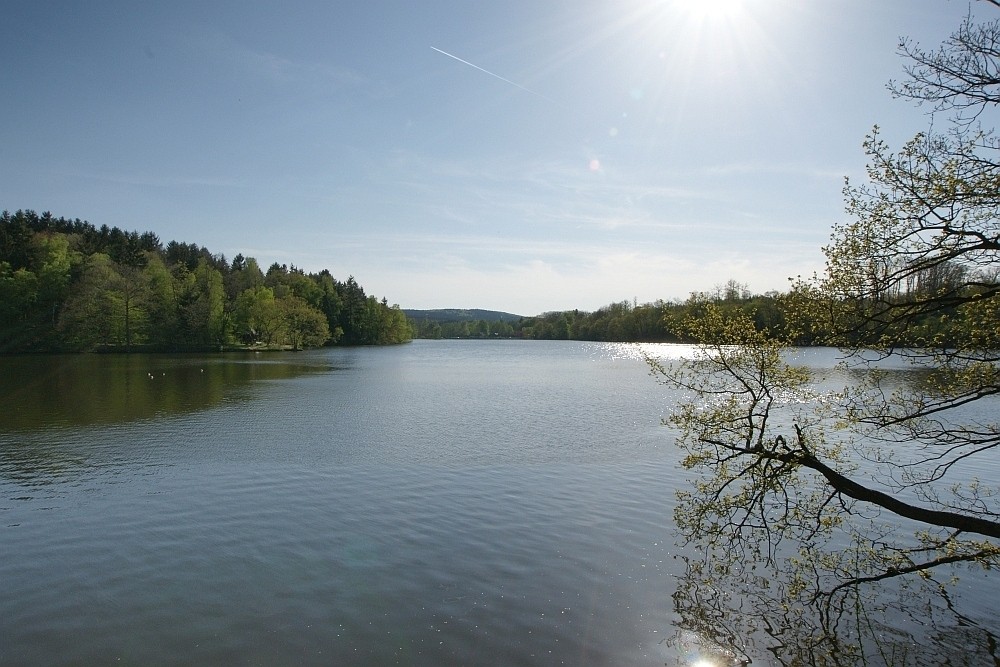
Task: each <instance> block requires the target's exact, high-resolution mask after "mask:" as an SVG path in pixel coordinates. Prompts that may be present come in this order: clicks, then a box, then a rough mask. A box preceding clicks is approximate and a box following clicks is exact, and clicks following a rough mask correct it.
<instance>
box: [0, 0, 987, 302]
mask: <svg viewBox="0 0 1000 667" xmlns="http://www.w3.org/2000/svg"><path fill="white" fill-rule="evenodd" d="M969 8H970V5H969V4H968V3H967V2H962V1H959V0H954V1H947V0H919V1H914V0H906V1H904V0H879V1H878V2H872V1H871V0H836V1H834V2H819V1H818V0H816V1H812V0H809V1H807V0H794V1H793V0H714V1H713V0H676V1H674V0H505V1H504V2H496V1H492V2H485V1H478V0H465V1H457V0H456V1H442V0H428V1H426V2H412V1H400V2H396V1H385V2H378V1H373V2H370V3H340V2H330V1H329V0H326V1H322V2H319V1H317V2H313V1H298V0H286V1H284V2H282V3H261V2H247V1H245V0H239V1H232V2H227V1H220V2H206V1H205V0H198V1H197V2H188V1H186V0H171V2H143V1H138V2H137V1H133V0H129V1H122V2H102V1H94V2H58V1H49V0H28V1H21V0H5V2H4V5H3V21H2V28H0V30H2V39H0V89H2V90H3V92H4V96H3V97H4V103H3V105H2V106H0V147H2V148H0V209H7V210H16V209H21V208H23V209H34V210H36V211H39V212H41V211H46V210H47V211H51V212H52V213H53V214H55V215H61V216H67V217H79V218H82V219H86V220H89V221H90V222H92V223H94V224H96V225H98V226H100V225H102V224H107V225H109V226H118V227H122V228H124V229H129V230H133V229H134V230H138V231H147V230H149V231H153V232H155V233H157V234H158V235H159V237H160V239H161V240H162V241H163V242H164V243H166V242H167V241H170V240H178V241H184V242H188V243H197V244H199V245H204V246H206V247H208V248H209V249H210V250H212V251H213V252H221V253H223V254H225V255H226V257H227V258H230V259H231V258H232V257H233V256H234V255H236V254H237V253H243V254H244V255H247V256H253V257H256V258H257V260H258V261H259V262H260V264H261V265H262V266H263V267H265V268H266V267H267V266H268V265H270V264H271V263H272V262H279V263H288V264H295V265H296V266H299V267H302V268H304V269H306V270H307V271H318V270H320V269H323V268H328V269H330V271H331V272H332V273H333V275H334V276H336V277H338V278H341V279H346V278H347V276H348V275H354V276H355V278H357V280H358V282H359V283H361V285H362V286H364V287H365V289H366V290H367V291H368V293H370V294H375V295H376V296H378V297H382V296H385V297H386V298H388V299H389V301H390V302H391V303H398V304H400V305H401V306H403V307H405V308H488V309H495V310H505V311H509V312H514V313H518V314H525V315H531V314H536V313H540V312H543V311H548V310H564V309H572V308H579V309H582V310H594V309H596V308H599V307H600V306H603V305H606V304H608V303H611V302H613V301H621V300H624V299H628V300H632V299H638V301H639V302H640V303H642V302H649V301H654V300H656V299H675V298H685V297H686V296H687V295H688V294H689V293H690V292H691V291H693V290H711V289H712V288H713V287H714V286H716V285H719V284H722V283H724V282H726V281H727V280H729V279H735V280H738V281H740V282H744V283H747V284H748V285H749V286H750V288H751V289H752V290H753V291H755V292H764V291H767V290H771V289H777V290H784V289H785V288H786V287H787V285H788V282H787V279H788V278H789V277H790V276H795V275H798V274H811V273H812V272H813V271H816V270H820V269H822V254H821V252H820V248H821V246H822V245H823V244H824V243H826V241H827V240H828V237H829V233H830V229H831V226H832V225H833V224H834V223H836V222H838V221H842V220H843V219H844V213H843V199H842V195H841V188H842V186H843V179H844V177H845V176H850V177H851V178H853V179H860V178H862V177H863V173H864V156H863V154H862V152H861V142H862V140H863V139H864V136H865V134H866V133H867V132H868V131H870V130H871V128H872V126H873V125H875V124H876V123H877V124H879V125H881V126H882V128H883V134H884V135H885V137H886V138H887V139H889V140H890V141H892V142H896V143H898V142H900V141H902V140H904V139H906V138H909V136H911V135H912V134H913V133H915V132H917V131H919V130H923V129H926V127H927V123H928V120H927V118H926V116H925V111H924V110H921V109H918V108H916V107H914V106H913V105H912V104H911V103H908V102H905V101H899V100H893V99H892V98H891V96H890V95H889V93H888V92H887V91H886V88H885V85H886V83H887V81H888V80H889V79H893V78H897V79H898V78H899V77H900V76H901V72H902V65H903V63H902V61H901V60H900V58H899V57H898V56H897V55H896V46H897V44H898V41H899V38H900V37H901V36H908V37H912V38H913V39H915V40H917V41H919V42H920V43H921V44H922V45H925V46H927V47H934V46H936V45H937V44H938V43H939V42H940V41H941V40H942V39H943V38H945V37H946V36H947V35H948V34H949V33H950V32H951V31H952V30H953V29H954V28H955V27H957V26H958V24H959V22H960V20H961V19H962V17H963V16H964V15H965V13H966V12H968V11H969ZM972 10H973V11H974V12H976V13H979V14H981V15H984V16H988V15H989V14H990V12H991V11H993V10H991V9H989V8H988V7H986V6H985V5H984V4H982V3H979V4H974V5H972Z"/></svg>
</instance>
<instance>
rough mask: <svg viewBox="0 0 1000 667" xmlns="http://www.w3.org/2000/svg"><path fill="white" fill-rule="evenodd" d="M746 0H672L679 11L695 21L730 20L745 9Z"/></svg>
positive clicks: (737, 16)
mask: <svg viewBox="0 0 1000 667" xmlns="http://www.w3.org/2000/svg"><path fill="white" fill-rule="evenodd" d="M746 3H747V0H674V2H673V4H674V6H675V7H676V9H678V10H679V11H680V12H682V13H684V14H685V15H687V16H688V17H689V18H691V19H693V20H696V21H699V22H701V21H705V22H711V21H732V20H735V19H737V18H739V17H740V15H741V14H742V13H743V12H744V11H745V9H746Z"/></svg>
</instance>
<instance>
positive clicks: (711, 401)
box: [649, 304, 1000, 665]
mask: <svg viewBox="0 0 1000 667" xmlns="http://www.w3.org/2000/svg"><path fill="white" fill-rule="evenodd" d="M681 326H683V327H685V331H686V334H687V335H688V336H689V337H690V338H692V339H695V340H700V341H703V344H702V345H701V346H700V348H699V352H698V354H697V355H696V356H695V357H693V358H691V359H689V360H686V361H684V362H681V363H678V364H670V365H668V364H666V363H664V362H661V361H659V360H656V359H649V363H650V365H651V367H652V369H653V372H654V374H656V375H657V376H658V377H660V378H661V379H662V381H664V382H666V383H668V384H671V385H673V386H675V387H677V388H679V389H682V390H684V391H685V392H687V400H685V401H683V402H682V403H681V405H680V406H679V407H678V409H677V410H676V411H675V412H674V414H673V415H672V416H671V417H670V418H669V419H668V423H669V424H670V425H671V426H673V427H674V428H675V429H676V430H677V433H678V438H677V443H678V445H679V446H680V447H681V448H682V449H683V450H684V453H685V458H684V459H683V465H684V466H685V467H686V468H688V469H689V470H691V471H692V473H693V474H694V478H693V486H692V487H691V488H690V489H688V490H683V491H680V492H679V493H678V496H679V504H678V507H677V509H676V511H675V521H676V525H677V527H678V530H679V531H680V534H681V536H682V538H683V540H684V541H685V542H686V543H687V544H688V545H695V546H697V547H698V548H699V551H700V552H701V553H702V554H703V558H702V559H701V560H699V561H691V562H689V567H688V572H687V577H686V580H685V581H684V582H683V584H682V586H681V587H680V590H679V591H678V593H677V597H675V603H676V604H677V606H678V608H679V609H678V611H679V613H680V616H681V618H682V619H683V621H682V623H681V627H682V628H686V629H688V630H691V631H696V632H699V633H701V634H702V635H704V636H708V637H711V639H712V641H714V642H716V643H718V644H719V645H723V646H730V647H733V646H737V647H738V646H739V643H738V638H740V637H744V638H749V637H754V636H766V637H767V638H768V639H767V640H766V641H764V645H765V646H767V647H769V649H770V650H772V651H773V652H774V655H775V658H776V659H778V661H779V663H782V664H834V665H836V664H859V663H860V662H875V663H882V664H899V663H900V662H904V663H908V662H915V663H917V664H919V663H920V661H921V660H922V659H923V655H924V654H923V652H925V651H928V650H931V649H930V648H929V646H928V642H929V641H933V637H932V636H930V635H927V634H923V633H926V627H924V629H923V630H922V636H921V637H920V639H919V642H917V644H916V646H919V647H920V648H915V647H914V644H913V643H912V642H911V641H907V639H906V636H907V630H906V625H905V623H903V622H902V619H904V618H906V617H907V615H909V617H910V618H911V619H913V622H914V624H922V625H926V623H927V622H928V619H929V618H937V617H938V616H940V617H942V618H944V617H947V616H948V613H949V611H950V613H951V616H952V618H953V621H952V622H953V625H954V627H964V628H965V631H966V632H967V633H970V634H972V635H977V633H978V636H979V637H980V638H981V641H979V642H978V644H977V645H981V646H983V647H984V650H986V651H987V654H990V653H995V652H996V651H995V646H993V644H992V642H993V639H992V634H991V633H992V632H993V630H992V629H991V628H989V627H985V625H984V624H985V623H986V621H984V620H983V619H979V620H977V619H974V618H963V617H962V616H961V615H960V613H959V612H958V610H957V609H954V608H953V607H952V605H951V604H950V598H949V595H950V593H949V588H948V585H949V583H952V581H953V578H954V577H956V576H960V575H961V574H962V572H961V570H960V569H958V568H960V567H965V568H972V569H974V570H979V571H982V570H984V569H986V570H988V569H990V568H992V567H995V566H996V565H997V564H998V563H1000V547H998V546H997V542H996V539H997V537H998V535H1000V526H998V525H997V523H996V522H995V521H993V520H992V516H993V511H994V510H993V508H992V507H987V505H986V503H988V502H989V501H990V500H991V499H992V498H993V496H992V495H990V494H989V493H988V492H987V491H986V490H985V488H984V487H982V486H981V485H973V486H974V487H975V489H976V491H975V492H973V493H970V492H969V491H968V489H969V488H970V486H968V485H967V486H962V485H959V484H955V485H951V486H943V485H941V484H926V485H924V489H923V490H922V491H921V492H919V493H914V492H912V490H911V489H909V488H908V487H905V486H902V485H899V484H898V483H896V482H894V481H893V477H892V476H891V473H892V472H893V471H894V470H895V468H896V466H897V465H898V459H897V458H896V457H893V456H884V457H879V456H877V455H876V454H877V451H878V445H879V441H877V440H874V441H873V440H871V439H870V438H868V437H866V435H867V432H868V425H867V424H864V423H862V421H863V420H859V419H858V418H857V416H856V409H857V404H856V401H857V400H858V398H859V395H860V394H859V393H858V391H850V392H848V391H845V392H843V393H831V392H821V391H819V390H818V389H817V385H816V384H815V383H814V381H813V379H812V378H811V377H810V374H809V372H808V371H807V370H806V369H803V368H797V367H794V366H792V365H790V364H788V363H786V362H785V360H784V356H783V351H784V348H783V346H782V343H781V342H780V341H776V340H773V339H771V338H769V337H767V336H765V335H764V334H761V333H760V332H758V331H757V330H756V329H755V328H754V326H753V323H752V321H750V320H749V319H748V318H738V317H737V318H732V317H731V315H725V316H724V314H723V312H722V311H721V310H719V309H718V308H716V307H715V306H714V305H712V304H706V305H705V307H704V309H703V311H702V312H701V313H699V314H698V315H697V316H695V317H690V318H688V319H686V320H685V321H684V322H682V323H681ZM709 341H711V342H709ZM920 386H921V387H922V386H925V385H920ZM919 388H920V387H917V389H919ZM910 389H911V390H913V389H914V388H912V387H911V388H910ZM900 391H902V389H900ZM869 398H870V397H869ZM934 465H937V464H936V463H934ZM970 501H971V502H970ZM976 576H981V575H979V574H977V575H976ZM722 591H726V592H725V593H723V592H722ZM929 592H930V593H933V594H934V595H933V596H929V595H928V593H929ZM932 599H934V600H935V601H933V602H931V600H932ZM914 604H915V605H916V606H913V605H914ZM733 619H735V620H733ZM887 619H892V620H891V622H890V621H888V620H887ZM730 623H738V624H739V627H732V626H731V625H730ZM942 623H944V621H942ZM977 624H978V625H977ZM942 627H946V626H942ZM893 636H895V637H897V638H898V639H897V640H893V639H891V637H893ZM887 638H890V639H887ZM941 638H942V640H950V639H952V638H953V633H950V632H942V633H941ZM906 651H910V652H911V653H912V654H913V655H910V654H907V655H905V656H903V655H902V653H901V652H903V653H905V652H906ZM903 658H905V659H903Z"/></svg>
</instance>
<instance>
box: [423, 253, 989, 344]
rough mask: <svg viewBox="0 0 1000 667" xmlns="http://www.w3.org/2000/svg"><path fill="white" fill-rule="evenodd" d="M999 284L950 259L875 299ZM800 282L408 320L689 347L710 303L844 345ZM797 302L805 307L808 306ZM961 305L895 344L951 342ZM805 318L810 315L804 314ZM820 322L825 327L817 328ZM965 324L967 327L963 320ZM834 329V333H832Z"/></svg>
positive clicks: (928, 316)
mask: <svg viewBox="0 0 1000 667" xmlns="http://www.w3.org/2000/svg"><path fill="white" fill-rule="evenodd" d="M998 285H1000V281H998V280H997V278H996V276H992V275H986V274H984V273H983V272H981V271H970V269H968V268H965V267H963V266H962V265H960V264H958V263H957V262H954V263H952V262H942V263H939V264H935V265H932V266H928V267H921V268H919V269H914V270H913V271H912V272H911V273H910V275H909V277H908V279H907V280H906V281H904V282H903V283H902V284H899V285H896V286H894V288H893V289H892V290H891V292H889V291H887V293H886V294H884V295H881V296H880V297H879V298H880V299H884V300H885V301H886V302H887V303H893V304H896V306H897V307H899V308H903V307H905V306H906V304H908V303H920V302H922V301H925V300H927V299H928V298H931V297H933V296H935V295H938V294H941V293H952V292H954V293H955V294H962V295H965V296H966V297H974V296H975V295H976V294H988V293H990V292H992V291H993V290H994V289H996V288H997V286H998ZM808 291H809V290H808V286H807V283H805V282H803V281H798V282H796V283H794V284H793V285H792V286H791V287H790V289H789V291H787V292H767V293H765V294H754V293H752V292H751V290H750V288H749V287H748V286H747V285H745V284H743V283H739V282H737V281H735V280H730V281H728V282H727V283H725V284H722V285H718V286H717V287H715V288H714V289H712V290H711V291H708V292H696V293H693V294H691V295H690V296H689V297H688V298H687V299H686V300H683V301H656V302H654V303H645V304H640V303H638V302H636V301H620V302H617V303H612V304H610V305H607V306H604V307H603V308H599V309H598V310H596V311H593V312H585V311H581V310H567V311H555V312H549V313H544V314H541V315H538V316H535V317H520V318H511V319H509V320H498V321H496V320H486V319H479V320H472V321H468V320H465V321H451V322H447V321H439V320H437V321H436V320H419V319H418V320H414V322H413V328H414V331H415V335H416V336H417V337H418V338H533V339H538V340H587V341H621V342H692V341H691V338H690V336H689V335H687V334H686V333H685V330H686V328H685V326H683V325H682V323H683V322H684V321H685V320H686V319H687V318H688V317H689V316H692V315H694V316H698V315H699V313H701V312H702V311H703V310H704V309H705V307H706V305H708V304H711V305H712V306H713V307H714V308H717V309H719V311H720V312H721V313H722V314H723V316H725V317H727V318H736V317H744V316H745V317H747V318H749V320H750V321H751V322H753V324H754V326H755V327H756V329H757V331H759V332H761V333H763V334H766V335H767V336H768V337H770V338H774V339H778V340H782V341H786V342H788V343H790V344H793V345H823V344H827V343H828V342H829V341H830V340H831V338H832V337H833V336H834V334H835V333H836V334H837V336H840V342H841V343H844V342H845V341H844V339H843V336H844V333H843V331H841V329H842V327H843V326H844V324H845V323H844V322H843V320H841V322H839V323H838V324H836V325H833V323H832V322H830V321H829V319H828V318H827V317H814V315H815V314H816V311H815V303H814V301H815V299H814V295H810V294H809V293H808ZM803 300H808V301H810V302H811V307H810V308H809V309H807V308H803V307H802V302H803ZM849 303H854V300H853V298H851V297H850V296H849V295H845V298H844V299H843V300H841V302H840V303H836V304H835V303H833V302H831V303H830V304H829V309H830V310H836V309H840V308H843V307H844V306H845V304H849ZM959 305H960V301H959V300H956V301H955V302H954V303H953V304H948V303H946V304H942V306H941V307H940V308H938V309H936V310H934V311H931V312H923V313H921V314H920V315H919V316H918V317H914V318H911V319H907V320H906V322H905V325H903V324H900V325H899V326H898V328H899V331H897V332H895V336H896V338H895V340H896V341H897V342H898V343H899V344H906V345H910V346H916V347H920V346H927V345H940V344H942V343H943V342H947V341H948V340H950V339H951V338H952V337H953V335H954V333H955V331H956V328H957V327H960V326H961V325H962V324H963V322H965V319H966V318H965V316H964V315H962V313H961V311H960V310H959V308H958V306H959ZM807 313H812V315H808V316H807ZM824 322H825V324H824ZM965 324H968V323H967V322H965ZM834 329H836V331H834ZM885 333H887V332H886V331H884V330H882V329H880V330H876V329H874V328H872V327H867V328H858V329H857V330H856V331H854V332H853V334H852V335H851V338H850V341H847V342H850V344H852V345H872V344H875V343H876V342H877V340H878V339H879V338H880V337H882V336H883V335H884V334H885Z"/></svg>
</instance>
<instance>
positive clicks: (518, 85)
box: [431, 46, 554, 102]
mask: <svg viewBox="0 0 1000 667" xmlns="http://www.w3.org/2000/svg"><path fill="white" fill-rule="evenodd" d="M431 48H432V49H434V50H435V51H437V52H438V53H440V54H443V55H446V56H448V57H449V58H454V59H455V60H457V61H458V62H460V63H463V64H465V65H468V66H469V67H475V68H476V69H477V70H479V71H480V72H486V73H487V74H489V75H490V76H492V77H494V78H496V79H500V80H501V81H503V82H504V83H509V84H510V85H512V86H514V87H516V88H520V89H521V90H523V91H524V92H526V93H531V94H532V95H536V96H538V97H541V98H542V99H543V100H546V101H548V102H554V100H552V99H550V98H548V97H546V96H545V95H542V94H541V93H537V92H535V91H534V90H532V89H531V88H525V87H524V86H522V85H521V84H519V83H517V82H515V81H511V80H510V79H505V78H503V77H502V76H500V75H499V74H494V73H493V72H491V71H489V70H488V69H483V68H482V67H480V66H479V65H476V64H474V63H470V62H469V61H468V60H462V59H461V58H459V57H458V56H455V55H452V54H450V53H448V52H447V51H442V50H441V49H439V48H437V47H436V46H432V47H431Z"/></svg>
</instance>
